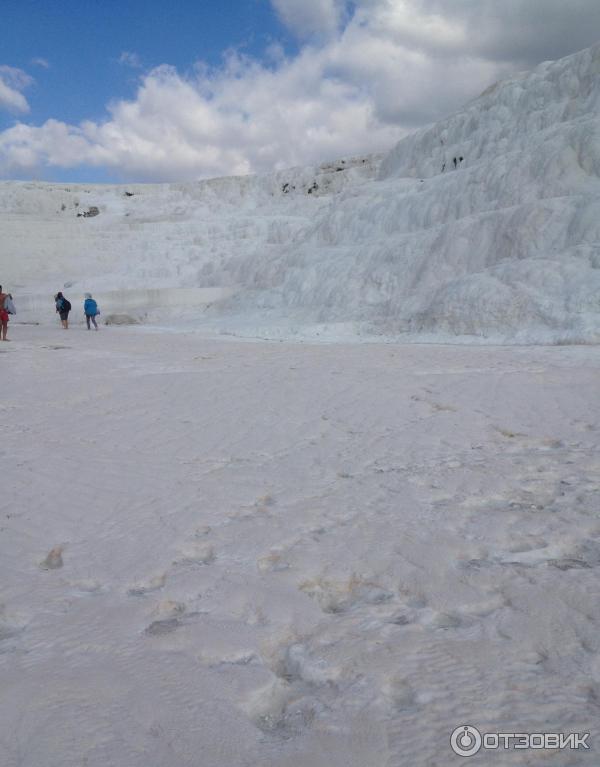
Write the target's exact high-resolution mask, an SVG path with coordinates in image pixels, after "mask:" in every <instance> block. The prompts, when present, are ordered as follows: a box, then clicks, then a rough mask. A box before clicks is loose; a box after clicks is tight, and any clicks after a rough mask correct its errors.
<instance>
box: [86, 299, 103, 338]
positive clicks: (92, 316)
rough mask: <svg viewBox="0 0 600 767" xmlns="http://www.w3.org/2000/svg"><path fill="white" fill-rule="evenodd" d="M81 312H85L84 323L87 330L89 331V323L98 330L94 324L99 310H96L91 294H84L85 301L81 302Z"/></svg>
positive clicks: (96, 305) (96, 306)
mask: <svg viewBox="0 0 600 767" xmlns="http://www.w3.org/2000/svg"><path fill="white" fill-rule="evenodd" d="M83 311H84V312H85V321H86V322H87V329H88V330H90V329H91V328H90V322H91V323H92V324H93V326H94V327H95V328H96V330H98V325H97V324H96V315H98V314H100V310H99V309H98V304H97V303H96V302H95V301H94V299H93V298H92V294H91V293H86V294H85V301H84V302H83Z"/></svg>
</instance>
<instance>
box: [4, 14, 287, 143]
mask: <svg viewBox="0 0 600 767" xmlns="http://www.w3.org/2000/svg"><path fill="white" fill-rule="evenodd" d="M1 7H2V11H1V13H2V27H3V28H4V30H5V32H4V33H3V34H2V40H1V43H0V63H3V64H9V65H10V66H13V67H17V68H20V69H22V70H24V71H27V72H30V73H32V74H33V76H34V77H35V80H36V83H35V86H34V87H32V88H30V89H29V90H28V91H27V98H28V102H29V105H30V107H31V111H30V113H29V114H28V121H31V122H42V121H43V120H45V119H46V118H47V117H50V116H58V117H60V119H62V120H66V121H68V122H79V121H80V120H83V119H86V118H88V119H96V120H99V119H101V118H102V117H104V116H105V105H106V104H107V103H108V102H109V101H110V100H112V99H116V98H120V97H126V96H130V95H131V94H132V93H133V92H134V90H135V83H136V80H137V77H138V74H139V70H138V69H137V68H136V67H133V66H131V64H128V63H127V61H126V57H125V58H124V59H123V60H122V59H121V57H122V55H123V53H132V54H135V56H136V57H137V58H138V59H139V66H140V67H141V68H152V67H154V66H158V65H160V64H165V63H166V64H171V65H173V66H175V67H176V68H177V69H178V70H180V71H181V72H186V71H187V70H189V69H190V68H192V67H193V65H194V64H195V63H196V62H197V61H198V60H202V61H205V62H207V63H208V64H210V65H212V66H218V65H219V64H220V63H221V61H222V56H223V52H224V51H226V50H227V49H229V48H235V49H238V50H240V51H244V52H246V53H248V54H250V55H253V56H258V57H261V56H262V55H263V53H264V50H265V48H267V46H268V45H269V44H271V43H272V42H273V41H274V40H277V41H279V42H281V43H282V44H283V45H285V46H286V47H287V48H288V49H289V50H294V49H295V43H294V39H293V37H291V36H290V35H289V34H287V32H286V29H285V27H284V26H283V25H282V24H281V23H280V22H279V19H278V17H277V15H276V13H275V12H274V10H273V7H272V6H271V4H270V3H269V2H268V0H225V1H224V2H210V1H209V2H206V1H203V0H173V2H172V3H166V2H164V0H78V1H77V2H73V1H72V0H71V1H70V2H67V1H66V0H2V4H1ZM7 31H8V32H9V34H6V32H7ZM39 59H42V60H43V61H45V62H46V63H47V64H48V67H47V68H46V67H44V66H43V65H42V64H41V63H36V61H37V60H39ZM12 122H13V118H11V115H10V114H8V113H4V114H2V113H0V129H2V128H6V127H8V126H9V125H11V124H12Z"/></svg>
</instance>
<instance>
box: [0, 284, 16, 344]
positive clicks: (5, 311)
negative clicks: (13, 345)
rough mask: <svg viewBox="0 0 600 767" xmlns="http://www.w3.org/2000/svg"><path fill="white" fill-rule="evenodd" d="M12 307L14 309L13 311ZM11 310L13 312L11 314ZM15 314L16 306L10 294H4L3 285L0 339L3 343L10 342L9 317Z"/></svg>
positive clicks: (0, 290)
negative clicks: (7, 335) (8, 334)
mask: <svg viewBox="0 0 600 767" xmlns="http://www.w3.org/2000/svg"><path fill="white" fill-rule="evenodd" d="M11 307H12V309H11ZM9 309H10V310H11V311H10V312H9ZM9 313H10V314H14V305H13V303H12V296H11V295H10V293H3V292H2V285H0V337H1V338H2V340H3V341H9V340H10V339H9V338H7V337H6V334H7V333H8V315H9Z"/></svg>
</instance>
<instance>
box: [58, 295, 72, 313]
mask: <svg viewBox="0 0 600 767" xmlns="http://www.w3.org/2000/svg"><path fill="white" fill-rule="evenodd" d="M60 310H61V312H70V311H71V302H70V301H67V299H66V298H63V300H62V306H61V307H60Z"/></svg>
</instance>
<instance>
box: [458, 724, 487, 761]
mask: <svg viewBox="0 0 600 767" xmlns="http://www.w3.org/2000/svg"><path fill="white" fill-rule="evenodd" d="M481 743H482V740H481V733H480V732H479V730H478V729H477V728H476V727H471V726H470V725H468V724H464V725H461V726H460V727H457V728H456V729H455V730H454V732H453V733H452V735H451V736H450V745H451V746H452V750H453V751H454V753H455V754H458V755H459V756H475V754H476V753H477V752H478V751H479V750H480V749H481Z"/></svg>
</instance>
